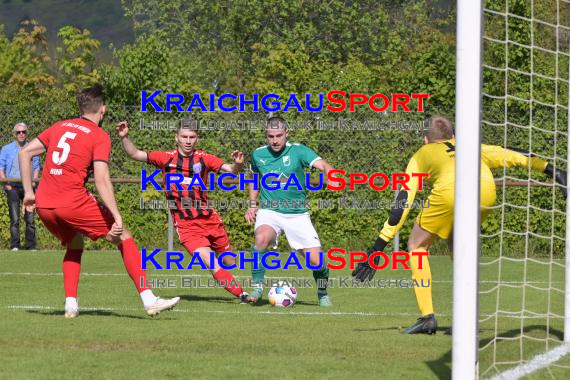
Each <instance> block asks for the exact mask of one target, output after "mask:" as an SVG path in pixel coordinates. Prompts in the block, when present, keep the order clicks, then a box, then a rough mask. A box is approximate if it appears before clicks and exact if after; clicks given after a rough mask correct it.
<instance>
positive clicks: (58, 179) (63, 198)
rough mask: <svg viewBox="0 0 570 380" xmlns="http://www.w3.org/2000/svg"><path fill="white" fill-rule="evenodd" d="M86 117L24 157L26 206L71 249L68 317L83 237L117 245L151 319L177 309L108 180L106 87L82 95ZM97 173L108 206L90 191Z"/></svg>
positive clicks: (51, 133)
mask: <svg viewBox="0 0 570 380" xmlns="http://www.w3.org/2000/svg"><path fill="white" fill-rule="evenodd" d="M77 101H78V103H79V110H80V113H81V117H79V118H76V119H70V120H63V121H59V122H57V123H55V124H54V125H52V126H51V127H49V128H48V129H46V130H45V131H43V132H42V133H41V134H40V135H39V136H38V137H37V138H35V139H34V140H32V141H31V142H30V143H29V144H28V145H27V146H26V147H25V148H24V149H22V150H21V152H20V155H19V160H20V170H21V173H22V183H23V186H24V192H25V194H24V205H25V206H26V209H27V210H28V211H32V210H33V209H34V208H36V209H37V212H38V215H39V217H40V219H41V220H42V222H43V223H44V225H45V226H46V228H47V229H48V230H49V231H50V232H51V233H52V234H53V235H54V236H55V237H57V238H58V239H59V240H60V241H61V243H62V245H64V246H65V247H66V253H65V256H64V258H63V285H64V288H65V297H66V298H65V317H66V318H74V317H76V316H77V315H78V314H79V311H78V310H79V307H78V304H77V287H78V284H79V275H80V270H81V255H82V253H83V236H87V237H89V238H90V239H92V240H97V239H98V238H101V237H105V238H106V239H107V240H108V241H110V242H111V243H113V244H115V245H117V246H118V248H119V251H120V252H121V256H122V258H123V262H124V264H125V268H126V269H127V272H128V273H129V276H130V277H131V279H132V280H133V282H134V284H135V286H136V288H137V290H138V292H139V294H140V297H141V299H142V302H143V304H144V308H145V310H146V312H147V314H149V315H156V314H158V313H160V312H161V311H163V310H168V309H171V308H173V307H174V306H175V305H176V304H177V303H178V301H179V300H180V298H179V297H175V298H172V299H162V298H159V297H156V296H155V295H154V294H153V292H152V290H151V289H150V288H149V287H148V286H147V281H146V272H145V271H143V270H141V255H140V252H139V250H138V248H137V245H136V244H135V241H134V240H133V238H132V236H131V234H130V233H129V231H127V230H126V229H125V228H124V226H123V221H122V218H121V214H120V213H119V209H118V208H117V203H116V201H115V195H114V192H113V185H112V183H111V179H110V177H109V156H110V154H111V138H110V137H109V135H108V134H107V133H106V132H105V131H104V130H103V129H102V128H101V124H102V121H103V117H104V115H105V111H106V109H105V99H104V94H103V87H102V86H101V85H95V86H93V87H90V88H86V89H84V90H83V91H81V92H80V93H79V94H78V96H77ZM44 152H47V157H46V161H45V166H44V169H43V174H42V177H41V180H40V184H39V187H38V190H37V193H36V194H35V195H34V192H33V190H32V167H31V159H32V157H33V156H36V155H39V154H42V153H44ZM91 173H93V174H94V177H95V187H96V188H97V192H98V193H99V196H100V197H101V199H102V200H103V203H101V202H99V201H97V200H96V199H95V197H94V196H93V195H92V194H91V193H90V192H89V191H88V190H87V189H86V188H85V183H86V182H87V179H88V176H89V175H90V174H91Z"/></svg>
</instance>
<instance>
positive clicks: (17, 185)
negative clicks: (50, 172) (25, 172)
mask: <svg viewBox="0 0 570 380" xmlns="http://www.w3.org/2000/svg"><path fill="white" fill-rule="evenodd" d="M12 133H13V135H14V137H15V139H16V140H15V141H13V142H11V143H10V144H7V145H4V146H3V147H2V151H0V178H18V179H19V178H20V166H19V164H18V153H19V152H20V150H21V149H22V148H23V147H24V146H26V144H27V143H28V142H27V137H28V126H27V125H26V124H24V123H18V124H16V125H14V128H13V130H12ZM39 173H40V158H39V156H35V157H34V158H33V178H34V179H37V178H38V175H39ZM4 190H5V191H6V196H7V197H8V210H9V213H10V249H11V250H12V251H17V250H19V249H20V215H21V210H22V200H23V199H24V188H23V186H22V183H21V182H6V183H4ZM24 220H25V221H26V242H25V245H24V248H25V249H36V225H35V222H34V212H33V211H32V212H28V211H25V210H24Z"/></svg>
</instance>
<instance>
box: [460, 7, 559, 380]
mask: <svg viewBox="0 0 570 380" xmlns="http://www.w3.org/2000/svg"><path fill="white" fill-rule="evenodd" d="M483 21H485V23H484V22H483ZM498 25H499V27H497V26H498ZM488 28H489V29H488ZM487 30H489V31H490V32H489V34H486V32H487ZM497 31H499V32H501V31H502V32H504V35H503V34H500V33H497ZM456 37H457V44H456V105H455V107H456V108H455V132H456V151H455V160H456V161H455V162H456V168H455V179H456V181H455V210H454V213H455V224H454V231H453V240H454V245H455V250H456V251H457V254H456V255H454V262H453V279H454V281H453V321H452V324H453V338H452V378H453V379H454V380H470V379H477V378H479V376H481V377H483V378H489V377H491V376H494V377H493V378H494V379H495V378H496V379H519V378H521V377H523V376H525V375H528V374H530V373H533V372H535V371H537V370H541V369H545V371H546V372H548V374H549V375H550V376H551V377H554V378H555V377H556V376H555V375H556V373H566V372H556V371H557V370H562V371H568V370H570V366H569V365H568V363H569V360H568V355H570V219H569V218H568V215H570V200H568V201H567V202H566V204H565V205H564V203H563V199H562V198H561V196H560V193H557V191H559V190H556V189H553V191H552V192H551V193H550V194H551V195H549V196H548V197H547V198H550V199H547V200H548V202H550V203H548V206H544V204H542V203H540V204H539V202H536V201H537V200H542V199H541V197H540V196H535V193H534V192H532V191H531V187H532V186H533V185H539V186H545V185H549V184H548V183H544V181H543V180H540V181H537V180H536V179H534V177H532V176H531V174H530V166H529V168H528V171H529V174H528V175H529V176H528V178H523V180H524V181H525V182H526V183H528V187H527V195H526V200H523V202H522V206H521V204H516V202H515V201H513V199H515V198H509V197H508V196H506V195H511V194H510V193H508V192H507V190H505V189H503V190H501V191H502V199H499V198H500V197H498V201H497V203H498V204H497V206H496V207H494V209H495V212H500V213H502V214H501V220H500V225H499V227H497V228H498V230H499V231H498V232H493V233H492V234H490V235H485V233H483V234H482V235H481V224H480V223H481V220H480V201H479V199H480V167H481V142H483V143H491V144H495V145H501V146H503V147H505V148H506V147H509V145H507V144H508V143H512V141H519V142H520V141H521V139H520V136H521V135H524V136H525V138H526V136H527V135H528V148H529V149H528V151H529V153H530V154H533V155H537V156H538V157H539V158H542V159H544V160H546V161H548V162H549V163H550V164H551V165H553V166H554V167H557V166H562V168H563V169H568V168H569V163H570V149H569V148H568V147H570V133H569V132H570V83H569V82H570V0H526V1H517V0H504V4H501V2H500V1H498V0H497V1H495V0H487V1H483V0H458V1H457V35H456ZM483 47H485V49H484V48H483ZM488 47H489V49H487V48H488ZM492 49H495V50H492ZM503 52H504V53H503ZM488 53H489V54H488ZM518 53H520V54H518ZM517 54H518V55H517ZM525 54H527V55H525ZM489 56H490V57H493V58H494V59H496V60H497V62H498V63H495V62H493V63H489V62H487V60H488V58H489ZM521 56H524V57H525V58H524V65H523V64H521V61H520V57H521ZM527 57H528V59H527ZM511 59H513V62H511V61H510V60H511ZM517 59H518V61H516V62H514V61H515V60H517ZM545 62H546V63H545ZM547 63H548V64H549V65H550V66H549V65H548V64H547ZM517 65H518V66H517ZM545 68H548V70H546V71H545ZM489 78H492V80H495V81H498V82H499V83H502V84H503V86H502V88H501V86H499V87H496V86H495V87H491V86H488V87H487V85H488V83H487V82H488V79H489ZM497 78H499V79H497ZM514 78H516V80H515V79H514ZM483 80H484V82H483ZM521 84H523V85H522V86H521ZM524 85H527V86H528V87H525V86H524ZM517 86H518V87H517ZM565 86H566V87H567V88H566V87H565ZM497 88H499V90H500V91H496V90H497ZM523 90H524V91H523ZM562 90H564V91H562ZM523 92H525V94H524V95H521V94H522V93H523ZM565 92H567V96H568V98H567V99H565V100H562V99H564V98H565V96H566V94H565ZM545 94H546V95H545ZM489 100H491V101H496V102H497V103H501V104H502V103H504V111H502V112H498V114H499V115H501V116H502V118H496V119H495V118H494V116H489V115H488V114H487V112H486V111H487V110H488V109H492V107H491V108H487V105H488V101H489ZM511 102H512V103H516V106H513V105H512V104H511ZM511 107H512V108H511ZM545 109H547V110H552V115H553V116H552V120H553V121H554V122H553V123H552V122H551V121H550V120H549V121H547V122H544V121H543V120H542V119H541V117H543V115H544V114H543V113H541V112H539V110H540V111H544V110H545ZM525 111H528V114H524V112H525ZM503 113H504V115H503ZM521 115H522V116H521ZM564 117H567V120H566V122H564ZM497 120H498V121H497ZM520 120H522V121H520ZM546 123H550V124H551V125H549V126H548V127H546V126H545V124H546ZM565 124H567V125H565ZM501 127H502V128H503V129H501ZM492 128H497V130H500V131H503V130H504V141H502V142H501V143H499V142H498V141H482V135H485V137H486V139H488V135H487V133H488V132H489V130H492ZM501 133H502V132H501ZM511 134H512V136H511ZM490 135H491V136H494V135H493V134H490ZM545 136H547V137H545ZM515 137H519V140H516V138H515ZM541 139H542V140H541ZM535 140H536V141H537V142H535ZM544 141H547V142H548V141H550V142H551V143H552V150H551V151H548V147H547V148H545V142H544ZM539 144H541V145H539ZM513 146H514V145H513ZM535 147H537V148H536V151H535V150H534V149H535ZM522 148H526V147H522ZM544 150H547V151H548V152H545V151H544ZM567 172H568V173H569V174H570V170H567ZM504 173H505V174H504V176H503V178H502V180H503V183H505V181H506V179H507V178H508V179H511V180H512V178H510V177H509V174H506V171H505V172H504ZM539 175H541V176H544V174H542V173H540V174H539ZM541 178H542V177H541ZM517 180H518V179H517ZM567 182H568V183H570V175H568V177H567ZM525 201H526V205H525V204H524V202H525ZM545 203H546V202H545ZM557 206H558V207H557ZM510 210H519V211H521V210H522V211H524V212H525V213H526V227H525V226H522V227H521V230H517V229H516V228H513V224H512V223H511V224H508V223H507V222H505V219H506V218H505V215H506V214H507V215H508V213H509V212H512V211H510ZM534 214H536V215H546V216H548V218H545V220H544V223H543V224H544V225H545V226H546V228H544V229H542V230H541V231H537V228H536V224H534V225H531V215H534ZM557 217H560V218H561V219H559V220H558V219H556V220H557V221H558V222H559V223H558V224H555V218H557ZM547 219H549V220H547ZM523 220H524V219H523ZM540 221H541V223H542V219H540ZM509 222H510V221H509ZM564 224H565V231H564ZM541 227H542V226H541ZM557 227H560V228H559V229H557ZM545 230H546V231H549V232H546V233H545V232H544V231H545ZM562 231H564V232H562ZM557 232H559V233H558V234H557ZM485 238H486V239H495V240H497V241H499V240H500V243H499V247H500V248H499V249H497V250H496V251H493V250H492V249H489V248H488V247H489V246H490V245H487V243H486V242H488V240H481V239H485ZM513 239H519V240H518V241H515V243H518V242H519V241H520V242H521V243H522V246H524V250H522V249H521V250H520V252H522V253H521V255H522V256H513V255H512V251H509V249H510V247H509V243H508V242H512V241H513ZM503 240H504V242H505V243H504V242H503ZM538 240H540V241H541V242H544V244H545V245H548V246H549V247H550V251H549V252H547V251H548V250H546V251H545V250H540V249H536V246H534V245H533V244H534V243H535V242H536V241H538ZM555 243H556V244H555ZM557 243H560V245H557ZM562 245H563V246H562ZM481 246H483V247H484V250H485V252H484V253H485V255H484V257H483V258H481ZM537 246H540V245H537ZM555 247H557V248H555ZM489 251H490V252H489ZM523 251H524V252H523ZM492 255H496V257H495V256H493V257H489V256H492ZM541 255H542V256H541ZM563 255H564V256H563ZM544 256H547V258H546V259H545V258H544ZM495 264H496V265H497V267H498V272H497V273H498V275H497V276H496V278H491V279H490V278H485V277H486V276H485V275H486V274H487V275H488V273H491V271H492V270H493V265H495ZM502 265H503V267H502ZM515 266H518V267H517V268H520V271H518V272H517V271H514V270H513V271H512V272H509V271H508V270H507V269H506V268H508V267H510V268H515ZM501 268H503V272H502V271H501ZM537 268H545V269H544V273H545V276H544V278H542V279H541V278H540V271H541V270H542V269H537ZM535 272H536V273H535ZM535 274H537V275H536V276H535ZM509 276H511V277H509ZM480 277H481V278H480ZM535 277H536V279H538V281H537V280H536V279H535ZM541 295H544V299H545V300H544V302H538V301H537V302H534V301H535V300H536V299H539V298H540V297H541ZM533 297H534V298H533ZM489 300H494V301H492V302H489ZM515 301H520V302H521V305H514V303H515ZM509 302H510V304H509ZM513 305H514V306H513ZM539 307H542V309H539ZM493 308H494V310H493ZM487 309H491V310H487ZM486 310H487V311H486ZM505 321H510V322H509V323H507V322H505ZM512 321H515V322H512ZM513 325H514V326H515V327H514V328H513V327H512V326H513ZM489 326H492V327H490V328H489ZM486 327H487V328H486ZM479 334H481V337H480V336H479ZM513 344H516V346H513ZM527 346H528V347H527ZM505 347H508V349H507V350H505ZM511 347H512V348H513V349H511ZM508 350H511V351H510V352H509V351H508ZM505 351H507V352H506V354H505ZM501 354H505V355H503V356H504V357H502V358H501V357H500V355H501ZM486 361H489V362H491V364H490V365H487V363H486ZM557 361H560V362H558V363H557Z"/></svg>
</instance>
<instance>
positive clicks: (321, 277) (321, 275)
mask: <svg viewBox="0 0 570 380" xmlns="http://www.w3.org/2000/svg"><path fill="white" fill-rule="evenodd" d="M313 278H314V279H315V282H316V283H317V288H318V290H317V292H318V294H327V284H328V280H329V268H328V267H326V266H325V267H324V268H321V269H317V270H314V271H313Z"/></svg>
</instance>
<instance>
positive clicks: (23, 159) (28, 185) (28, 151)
mask: <svg viewBox="0 0 570 380" xmlns="http://www.w3.org/2000/svg"><path fill="white" fill-rule="evenodd" d="M45 151H46V148H45V146H44V144H42V143H41V142H40V140H38V139H37V138H36V139H33V140H32V141H31V142H30V143H29V144H28V145H26V146H25V147H24V148H22V150H21V151H20V153H18V162H19V164H20V176H21V178H22V185H23V186H24V207H25V208H26V210H27V211H28V212H31V211H33V210H34V207H35V203H36V196H35V195H34V190H33V188H32V158H33V157H34V156H38V155H40V154H42V153H44V152H45Z"/></svg>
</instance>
